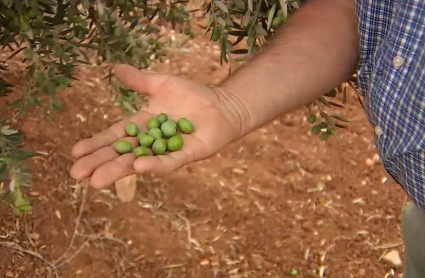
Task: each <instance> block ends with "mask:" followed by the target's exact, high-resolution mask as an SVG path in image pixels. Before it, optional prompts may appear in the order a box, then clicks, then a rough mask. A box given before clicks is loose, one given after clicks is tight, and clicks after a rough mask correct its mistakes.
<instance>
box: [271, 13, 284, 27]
mask: <svg viewBox="0 0 425 278" xmlns="http://www.w3.org/2000/svg"><path fill="white" fill-rule="evenodd" d="M282 23H283V17H281V16H277V17H275V18H273V20H272V27H273V28H276V27H279V26H280V25H281V24H282Z"/></svg>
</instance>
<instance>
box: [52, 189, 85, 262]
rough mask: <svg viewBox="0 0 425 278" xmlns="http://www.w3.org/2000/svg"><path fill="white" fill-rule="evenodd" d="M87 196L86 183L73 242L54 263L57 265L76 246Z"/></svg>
mask: <svg viewBox="0 0 425 278" xmlns="http://www.w3.org/2000/svg"><path fill="white" fill-rule="evenodd" d="M86 196H87V183H84V185H83V196H82V197H81V205H80V210H79V212H78V217H77V220H76V222H75V229H74V233H73V234H72V238H71V242H70V243H69V246H68V249H66V251H65V252H64V253H63V254H62V255H61V256H60V257H59V258H58V259H57V260H56V261H55V262H54V263H55V265H56V264H57V263H58V262H59V261H60V260H62V259H63V257H64V256H65V255H66V254H67V253H68V252H69V250H71V248H72V246H73V245H74V240H75V235H76V234H77V231H78V228H79V226H80V220H81V216H82V214H83V209H84V205H85V203H86Z"/></svg>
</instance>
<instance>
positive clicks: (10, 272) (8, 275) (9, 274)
mask: <svg viewBox="0 0 425 278" xmlns="http://www.w3.org/2000/svg"><path fill="white" fill-rule="evenodd" d="M6 277H9V278H12V277H15V274H13V272H12V271H8V272H6Z"/></svg>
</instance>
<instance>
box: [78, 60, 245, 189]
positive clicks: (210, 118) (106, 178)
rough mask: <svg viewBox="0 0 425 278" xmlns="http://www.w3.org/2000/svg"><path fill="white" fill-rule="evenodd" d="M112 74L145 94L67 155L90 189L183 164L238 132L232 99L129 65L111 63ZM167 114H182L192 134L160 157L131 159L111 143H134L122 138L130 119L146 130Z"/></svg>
mask: <svg viewBox="0 0 425 278" xmlns="http://www.w3.org/2000/svg"><path fill="white" fill-rule="evenodd" d="M115 75H116V76H117V78H118V79H119V80H120V81H121V82H122V83H123V84H124V85H126V86H127V87H129V88H131V89H132V90H134V91H135V92H138V93H140V94H143V95H147V96H148V97H149V99H148V103H147V105H146V107H144V109H142V110H141V111H140V112H138V113H137V114H135V115H133V116H131V117H129V118H127V119H125V120H122V121H120V122H118V123H116V124H114V125H112V126H111V127H110V128H108V129H107V130H104V131H102V132H100V133H98V134H95V135H94V136H92V137H91V138H87V139H83V140H81V141H80V142H78V143H77V144H76V145H75V146H74V148H73V150H72V155H73V156H74V157H75V158H77V161H76V162H75V163H74V165H73V166H72V168H71V176H72V177H73V178H74V179H76V180H82V179H84V178H87V177H90V183H91V185H92V186H93V187H95V188H103V187H106V186H108V185H110V184H113V183H114V182H115V181H117V180H119V179H121V178H123V177H125V176H128V175H132V174H134V173H166V172H171V171H174V170H176V169H178V168H180V167H182V166H183V165H185V164H188V163H190V162H193V161H198V160H202V159H205V158H208V157H210V156H212V155H214V154H215V153H217V152H218V151H219V150H220V149H222V148H223V147H224V146H226V145H227V144H229V143H230V142H232V141H233V140H235V139H237V138H238V136H239V126H240V123H239V121H240V120H239V118H238V116H237V114H238V113H237V112H236V110H235V107H234V105H233V103H234V102H233V101H230V100H231V97H229V96H226V95H225V93H223V92H221V91H219V90H214V89H211V88H208V87H206V86H203V85H200V84H197V83H195V82H193V81H189V80H186V79H183V78H180V77H175V76H169V75H163V74H156V73H144V72H142V71H139V70H138V69H136V68H134V67H132V66H128V65H118V66H116V67H115ZM162 112H164V113H166V114H168V115H169V117H170V118H171V119H178V118H187V119H189V120H190V121H191V122H192V123H193V125H194V127H195V131H194V132H193V133H192V134H188V135H186V134H184V135H182V136H183V139H184V146H183V148H182V149H181V150H179V151H176V152H170V153H168V154H164V155H157V156H144V157H139V158H137V159H136V156H135V155H134V154H133V153H127V154H124V155H119V154H118V153H117V152H116V151H115V150H114V148H113V146H112V145H113V143H114V142H115V141H117V140H119V139H123V138H125V139H127V140H128V141H129V142H131V143H132V144H133V147H135V146H136V144H137V139H136V138H134V137H126V132H125V126H126V124H127V123H129V122H130V121H133V122H135V123H137V125H138V127H139V129H141V130H146V120H147V119H148V118H150V117H153V116H157V115H158V114H160V113H162Z"/></svg>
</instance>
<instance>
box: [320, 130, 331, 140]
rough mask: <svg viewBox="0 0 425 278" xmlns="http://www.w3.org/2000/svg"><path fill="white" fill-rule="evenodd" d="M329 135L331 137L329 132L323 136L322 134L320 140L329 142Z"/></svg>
mask: <svg viewBox="0 0 425 278" xmlns="http://www.w3.org/2000/svg"><path fill="white" fill-rule="evenodd" d="M329 135H330V133H329V131H327V132H323V133H322V134H320V140H322V141H326V140H328V138H329Z"/></svg>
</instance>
